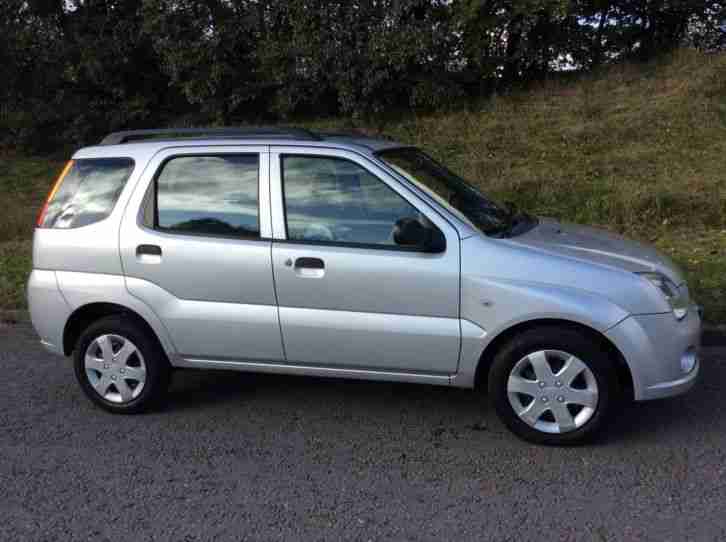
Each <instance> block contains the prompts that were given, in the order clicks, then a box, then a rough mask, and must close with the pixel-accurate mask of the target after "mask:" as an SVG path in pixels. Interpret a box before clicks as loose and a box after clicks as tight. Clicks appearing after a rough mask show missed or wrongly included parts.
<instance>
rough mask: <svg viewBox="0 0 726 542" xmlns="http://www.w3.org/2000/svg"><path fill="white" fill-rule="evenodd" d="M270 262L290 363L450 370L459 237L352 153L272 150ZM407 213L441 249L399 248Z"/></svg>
mask: <svg viewBox="0 0 726 542" xmlns="http://www.w3.org/2000/svg"><path fill="white" fill-rule="evenodd" d="M270 171H271V194H272V197H271V200H272V202H271V205H272V224H273V235H274V240H273V246H272V261H273V271H274V276H275V287H276V292H277V299H278V304H279V310H280V324H281V328H282V336H283V343H284V346H285V355H286V359H287V361H288V363H292V364H310V365H323V366H331V367H343V368H351V369H371V370H373V369H376V370H387V371H403V372H419V373H428V374H453V373H455V372H456V368H457V364H458V359H459V345H460V329H459V238H458V234H457V232H456V230H455V229H454V228H453V227H452V226H451V225H450V224H449V223H448V222H447V221H446V220H444V219H443V218H442V217H441V216H439V215H438V214H437V213H436V212H435V211H433V210H432V209H431V208H430V207H429V206H428V205H427V204H426V203H425V202H423V201H421V200H419V199H418V198H417V197H416V196H415V195H414V194H412V193H409V192H408V191H407V190H406V189H405V188H403V187H401V186H400V185H398V183H397V182H396V181H395V179H392V178H391V177H390V176H388V174H387V173H386V172H385V171H384V170H383V169H382V168H379V167H378V166H376V164H375V163H374V162H372V161H369V160H367V159H365V158H364V157H361V156H359V155H357V154H355V153H351V152H345V151H334V150H327V149H326V150H321V149H304V148H295V147H287V148H277V149H276V148H274V147H273V148H272V152H271V154H270ZM402 218H416V219H418V220H420V221H421V222H423V223H425V224H427V225H428V226H430V227H433V228H438V229H439V230H440V231H441V232H442V233H443V234H444V236H445V238H446V250H445V251H444V252H441V253H436V254H432V253H426V252H423V251H420V250H414V249H411V248H405V247H401V246H398V245H397V244H396V242H395V241H394V239H393V228H394V225H395V223H396V221H398V220H399V219H402Z"/></svg>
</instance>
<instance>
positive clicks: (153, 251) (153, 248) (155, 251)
mask: <svg viewBox="0 0 726 542" xmlns="http://www.w3.org/2000/svg"><path fill="white" fill-rule="evenodd" d="M142 254H148V255H149V256H161V247H160V246H159V245H139V246H137V247H136V255H137V256H141V255H142Z"/></svg>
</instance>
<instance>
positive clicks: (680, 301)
mask: <svg viewBox="0 0 726 542" xmlns="http://www.w3.org/2000/svg"><path fill="white" fill-rule="evenodd" d="M639 275H640V276H641V277H643V278H644V279H648V280H649V281H650V283H651V284H652V285H653V286H655V287H656V288H658V289H659V290H660V291H661V293H662V294H663V296H664V297H665V298H666V299H667V300H668V303H669V304H670V306H671V309H673V315H674V316H675V317H676V318H677V319H678V320H682V319H683V318H685V316H686V314H688V303H689V301H688V293H687V292H688V290H686V289H685V288H684V289H683V291H681V290H680V289H679V288H678V286H677V285H676V284H675V283H674V282H673V281H672V280H671V279H669V278H668V277H666V276H665V275H662V274H660V273H639Z"/></svg>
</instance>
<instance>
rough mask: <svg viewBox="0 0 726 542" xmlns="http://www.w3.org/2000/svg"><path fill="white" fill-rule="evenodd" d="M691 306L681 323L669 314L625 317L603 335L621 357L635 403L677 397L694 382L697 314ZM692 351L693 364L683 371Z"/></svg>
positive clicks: (697, 368) (698, 328)
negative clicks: (629, 379)
mask: <svg viewBox="0 0 726 542" xmlns="http://www.w3.org/2000/svg"><path fill="white" fill-rule="evenodd" d="M700 312H701V311H700V310H699V308H698V307H696V306H695V305H694V306H692V307H691V308H690V310H689V311H688V315H687V316H686V317H685V318H684V319H683V320H680V321H679V320H676V318H675V317H674V316H673V314H671V313H665V314H641V315H636V316H629V317H628V318H626V319H625V320H623V321H622V322H620V323H619V324H617V325H616V326H614V327H612V328H610V329H609V330H608V331H607V332H606V335H607V336H608V338H610V340H611V341H613V343H614V344H615V345H616V346H617V347H618V349H619V350H620V352H621V353H622V354H623V356H624V357H625V361H626V363H627V364H628V367H629V368H630V373H631V375H632V377H633V393H634V398H635V400H636V401H648V400H651V399H660V398H663V397H672V396H674V395H680V394H682V393H685V392H687V391H688V390H690V389H691V388H692V387H693V386H694V384H695V383H696V381H697V380H698V374H699V372H700V362H699V361H698V353H699V349H700V345H701V314H700ZM689 351H691V352H695V355H696V363H695V364H694V365H693V367H692V368H691V369H690V370H689V371H688V372H684V370H683V369H682V367H681V360H682V359H683V357H684V355H686V354H687V353H688V352H689Z"/></svg>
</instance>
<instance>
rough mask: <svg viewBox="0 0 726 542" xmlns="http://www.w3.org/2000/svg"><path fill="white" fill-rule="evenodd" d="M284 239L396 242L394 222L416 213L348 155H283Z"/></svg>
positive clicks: (334, 241)
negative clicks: (285, 231)
mask: <svg viewBox="0 0 726 542" xmlns="http://www.w3.org/2000/svg"><path fill="white" fill-rule="evenodd" d="M282 174H283V191H284V198H285V218H286V223H287V238H288V239H290V240H295V241H311V242H315V241H323V242H333V243H349V244H364V245H383V246H388V245H390V246H395V245H396V243H395V241H394V239H393V232H394V227H395V225H396V222H398V221H399V220H401V219H404V218H411V219H414V220H422V218H423V217H422V216H421V215H420V213H419V212H418V211H417V210H416V209H415V208H414V207H413V206H412V205H411V204H409V203H408V202H407V201H406V200H404V199H403V198H402V197H401V196H399V195H398V194H397V193H396V192H395V191H394V190H392V189H391V188H389V187H388V186H387V185H386V184H385V183H383V182H382V181H381V180H380V179H378V178H377V177H375V176H374V175H372V174H371V173H369V172H368V171H367V170H365V169H364V168H362V167H361V166H359V165H357V164H355V163H354V162H351V161H350V160H345V159H340V158H331V157H318V156H284V157H283V158H282Z"/></svg>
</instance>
